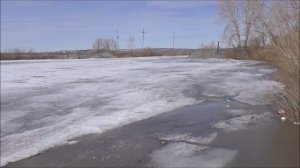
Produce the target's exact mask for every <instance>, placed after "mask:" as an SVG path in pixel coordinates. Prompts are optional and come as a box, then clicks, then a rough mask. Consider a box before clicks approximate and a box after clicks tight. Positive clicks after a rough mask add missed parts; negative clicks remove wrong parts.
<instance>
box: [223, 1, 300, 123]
mask: <svg viewBox="0 0 300 168" xmlns="http://www.w3.org/2000/svg"><path fill="white" fill-rule="evenodd" d="M220 14H222V16H221V18H222V19H225V21H224V23H225V30H224V35H223V38H224V41H225V42H226V44H228V47H230V48H232V49H231V50H227V51H226V52H225V56H226V57H229V58H234V59H254V60H261V61H265V62H266V63H269V64H271V65H273V66H275V67H277V69H278V73H277V74H276V75H275V76H274V79H275V80H277V81H279V82H281V83H282V84H284V85H285V88H284V90H280V89H278V92H277V94H276V96H275V98H274V99H273V100H274V103H273V104H274V107H275V109H276V110H277V111H278V110H284V111H285V115H286V117H288V118H289V119H290V120H291V121H296V122H299V121H300V102H299V101H300V99H299V98H300V97H299V1H296V0H287V1H272V2H269V4H268V5H266V4H264V1H249V0H247V1H231V0H229V1H221V2H220ZM243 41H244V43H243Z"/></svg>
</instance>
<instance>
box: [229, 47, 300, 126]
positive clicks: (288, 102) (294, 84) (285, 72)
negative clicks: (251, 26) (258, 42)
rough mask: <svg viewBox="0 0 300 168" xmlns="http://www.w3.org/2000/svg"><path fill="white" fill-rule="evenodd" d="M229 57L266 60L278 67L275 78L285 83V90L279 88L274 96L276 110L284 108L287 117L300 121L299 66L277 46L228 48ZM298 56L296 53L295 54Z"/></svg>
mask: <svg viewBox="0 0 300 168" xmlns="http://www.w3.org/2000/svg"><path fill="white" fill-rule="evenodd" d="M225 56H226V57H227V58H233V59H253V60H258V61H264V62H266V63H268V64H270V65H272V66H274V67H276V68H277V69H278V72H277V73H276V74H275V75H273V77H272V78H273V79H274V80H276V81H278V82H280V83H282V84H284V85H285V88H284V90H280V89H278V91H277V93H276V94H275V95H274V96H273V97H272V102H273V103H272V106H273V107H274V109H275V110H276V111H279V110H284V111H285V114H286V117H287V118H289V119H290V120H291V121H293V122H294V121H298V122H299V121H300V96H299V66H297V64H294V63H291V62H290V61H294V59H293V60H289V59H287V58H286V57H284V56H282V53H281V52H280V51H278V50H277V47H274V46H272V45H269V46H267V47H265V48H251V49H249V50H248V51H238V50H234V49H232V50H227V51H226V52H225ZM295 56H296V54H295Z"/></svg>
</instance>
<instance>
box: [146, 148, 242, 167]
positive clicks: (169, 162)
mask: <svg viewBox="0 0 300 168" xmlns="http://www.w3.org/2000/svg"><path fill="white" fill-rule="evenodd" d="M236 154H237V151H236V150H231V149H224V148H210V147H205V146H199V145H193V144H187V143H183V142H176V143H170V144H167V145H166V146H164V147H163V148H161V149H158V150H155V151H154V152H153V153H152V154H151V164H150V166H154V167H170V168H171V167H223V166H225V165H226V163H228V162H229V161H230V160H232V159H233V158H234V157H235V155H236Z"/></svg>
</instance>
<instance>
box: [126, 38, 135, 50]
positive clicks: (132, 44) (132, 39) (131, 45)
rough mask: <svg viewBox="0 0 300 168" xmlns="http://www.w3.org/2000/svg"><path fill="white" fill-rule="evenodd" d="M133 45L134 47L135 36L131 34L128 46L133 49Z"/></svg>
mask: <svg viewBox="0 0 300 168" xmlns="http://www.w3.org/2000/svg"><path fill="white" fill-rule="evenodd" d="M134 47H135V36H134V35H133V34H132V35H130V36H129V38H128V48H129V49H134Z"/></svg>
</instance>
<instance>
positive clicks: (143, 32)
mask: <svg viewBox="0 0 300 168" xmlns="http://www.w3.org/2000/svg"><path fill="white" fill-rule="evenodd" d="M142 33H143V43H142V48H144V36H145V31H144V28H143V31H142Z"/></svg>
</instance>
